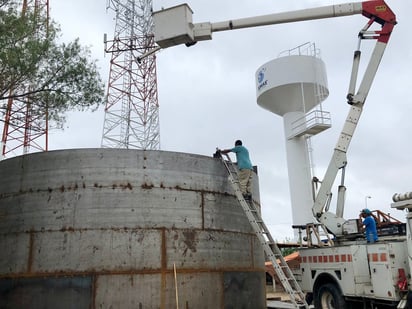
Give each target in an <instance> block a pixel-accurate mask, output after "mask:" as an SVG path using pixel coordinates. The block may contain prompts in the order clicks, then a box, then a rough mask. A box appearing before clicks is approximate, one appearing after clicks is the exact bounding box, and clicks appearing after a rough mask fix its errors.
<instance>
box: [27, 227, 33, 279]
mask: <svg viewBox="0 0 412 309" xmlns="http://www.w3.org/2000/svg"><path fill="white" fill-rule="evenodd" d="M33 243H34V232H33V231H30V238H29V258H28V261H27V272H28V273H30V272H31V267H32V264H33V250H34V244H33Z"/></svg>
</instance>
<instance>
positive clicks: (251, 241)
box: [250, 236, 255, 268]
mask: <svg viewBox="0 0 412 309" xmlns="http://www.w3.org/2000/svg"><path fill="white" fill-rule="evenodd" d="M254 243H255V239H254V237H253V236H250V256H251V258H252V261H251V262H252V268H255V257H254V255H253V252H254V250H253V245H254Z"/></svg>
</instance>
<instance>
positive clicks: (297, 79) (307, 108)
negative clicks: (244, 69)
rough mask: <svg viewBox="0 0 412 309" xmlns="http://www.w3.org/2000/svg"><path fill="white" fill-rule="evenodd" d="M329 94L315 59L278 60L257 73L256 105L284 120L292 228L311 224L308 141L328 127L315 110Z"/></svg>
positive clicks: (321, 65) (327, 121) (320, 63)
mask: <svg viewBox="0 0 412 309" xmlns="http://www.w3.org/2000/svg"><path fill="white" fill-rule="evenodd" d="M328 94H329V90H328V87H327V77H326V70H325V65H324V63H323V61H322V60H321V59H320V58H319V57H317V56H316V55H315V56H313V55H301V54H299V55H288V56H285V57H279V58H277V59H274V60H271V61H269V62H267V63H265V64H264V65H262V66H261V67H260V68H259V69H258V70H257V71H256V96H257V103H258V105H259V106H261V107H263V108H265V109H267V110H269V111H271V112H272V113H275V114H277V115H279V116H282V117H283V123H284V134H285V140H286V152H287V163H288V175H289V187H290V195H291V205H292V217H293V224H294V225H305V224H306V223H312V222H314V218H313V215H312V205H313V197H312V187H311V179H312V175H311V160H310V156H309V151H308V145H307V137H308V136H312V135H314V134H317V133H319V132H321V131H323V130H325V129H327V128H329V127H330V117H329V116H328V114H329V113H327V114H326V113H325V112H323V111H322V110H318V109H317V108H316V107H317V106H318V105H319V104H320V103H321V102H322V101H323V100H324V99H326V97H327V96H328ZM325 115H326V116H325Z"/></svg>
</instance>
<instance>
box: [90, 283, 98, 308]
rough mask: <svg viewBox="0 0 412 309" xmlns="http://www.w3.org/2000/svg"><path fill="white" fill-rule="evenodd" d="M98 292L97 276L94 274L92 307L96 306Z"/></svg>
mask: <svg viewBox="0 0 412 309" xmlns="http://www.w3.org/2000/svg"><path fill="white" fill-rule="evenodd" d="M96 293H97V276H92V287H91V294H92V295H91V298H92V301H91V302H90V308H91V309H94V308H96Z"/></svg>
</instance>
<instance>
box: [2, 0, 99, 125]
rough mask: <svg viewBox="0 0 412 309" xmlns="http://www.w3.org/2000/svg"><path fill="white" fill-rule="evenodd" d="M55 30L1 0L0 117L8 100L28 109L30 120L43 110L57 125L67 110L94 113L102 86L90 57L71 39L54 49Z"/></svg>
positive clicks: (51, 24) (42, 19) (36, 16)
mask: <svg viewBox="0 0 412 309" xmlns="http://www.w3.org/2000/svg"><path fill="white" fill-rule="evenodd" d="M59 33H60V29H59V27H58V26H57V25H56V24H55V23H54V22H52V21H49V20H47V17H46V16H42V15H39V14H38V12H35V11H30V10H27V11H25V12H24V13H22V12H21V11H19V10H18V9H17V5H15V3H13V1H7V0H0V74H1V76H2V78H1V79H0V113H1V112H3V113H4V112H5V106H6V102H7V99H9V98H13V100H19V101H22V102H27V101H29V102H30V103H31V107H32V110H33V112H34V114H36V113H39V114H43V113H44V110H45V108H46V107H47V108H48V115H49V118H50V120H53V121H54V122H55V124H57V125H62V124H63V122H64V113H65V112H66V111H68V110H86V109H94V108H97V107H98V106H99V105H100V104H102V103H103V102H104V100H103V94H104V85H103V82H102V80H101V77H100V75H99V72H98V68H97V65H96V61H92V60H90V59H91V57H90V51H89V49H88V48H86V47H82V46H81V45H80V43H79V40H78V39H76V40H75V41H73V42H70V43H68V44H64V43H63V44H58V43H57V38H58V34H59Z"/></svg>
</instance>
